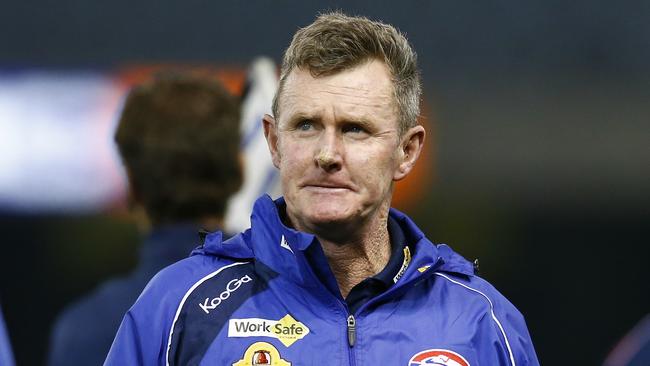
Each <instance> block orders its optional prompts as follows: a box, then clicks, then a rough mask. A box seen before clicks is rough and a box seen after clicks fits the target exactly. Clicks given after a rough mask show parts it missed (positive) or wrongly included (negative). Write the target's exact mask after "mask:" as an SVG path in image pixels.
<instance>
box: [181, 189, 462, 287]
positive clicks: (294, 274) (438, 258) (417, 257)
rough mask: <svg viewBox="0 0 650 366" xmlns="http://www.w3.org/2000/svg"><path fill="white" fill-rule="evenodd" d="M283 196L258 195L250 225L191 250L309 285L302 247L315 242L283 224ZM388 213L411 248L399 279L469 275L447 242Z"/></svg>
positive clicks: (210, 237) (212, 237) (311, 276)
mask: <svg viewBox="0 0 650 366" xmlns="http://www.w3.org/2000/svg"><path fill="white" fill-rule="evenodd" d="M284 205H285V203H284V199H283V198H279V199H278V200H276V201H273V200H272V199H271V198H270V197H269V196H268V195H264V196H262V197H260V198H259V199H257V201H256V202H255V205H254V207H253V213H252V215H251V228H250V229H248V230H246V231H244V232H243V233H241V234H239V235H236V236H235V237H233V238H231V239H229V240H226V241H223V240H222V235H221V233H220V232H215V233H211V234H208V235H207V236H206V239H205V243H204V246H203V247H202V248H199V249H197V250H195V251H194V253H193V254H207V255H217V256H220V257H227V258H233V259H236V260H253V259H255V260H258V261H260V262H262V263H264V264H265V265H266V266H268V267H270V268H271V269H272V270H273V271H275V272H277V273H281V274H282V275H286V276H289V277H291V278H292V280H294V281H296V282H298V283H300V284H303V285H305V286H308V287H311V286H312V285H314V283H313V282H314V279H315V276H314V274H313V271H312V270H311V268H309V264H308V261H307V259H306V258H305V250H306V249H307V248H308V247H309V246H310V245H314V244H315V245H318V244H317V239H316V237H315V236H314V235H312V234H308V233H304V232H300V231H297V230H294V229H292V228H290V227H287V226H285V225H284V223H283V222H282V220H281V218H280V217H281V216H280V212H279V209H278V207H282V206H284ZM389 215H390V216H391V217H392V218H393V219H395V220H396V221H397V223H398V224H399V225H400V227H401V228H402V230H403V232H404V236H405V239H406V242H407V243H409V244H410V246H411V247H413V248H414V253H413V256H412V260H411V263H409V266H408V268H407V269H406V271H405V272H404V275H403V276H402V278H403V280H402V281H400V282H407V281H410V279H414V278H416V277H421V276H422V275H426V274H430V273H433V272H434V271H445V272H455V273H459V274H463V275H472V274H473V266H472V264H471V263H470V262H468V261H467V260H465V259H464V258H463V257H461V256H460V255H458V254H456V253H455V252H454V251H453V250H451V248H449V247H448V246H447V245H444V244H441V245H434V244H433V243H431V242H430V241H429V240H428V239H427V238H426V237H425V236H424V234H423V233H422V231H421V230H420V229H419V228H418V227H417V226H416V225H415V223H413V221H412V220H411V219H410V218H409V217H408V216H406V215H405V214H403V213H402V212H400V211H398V210H396V209H392V208H391V209H390V212H389Z"/></svg>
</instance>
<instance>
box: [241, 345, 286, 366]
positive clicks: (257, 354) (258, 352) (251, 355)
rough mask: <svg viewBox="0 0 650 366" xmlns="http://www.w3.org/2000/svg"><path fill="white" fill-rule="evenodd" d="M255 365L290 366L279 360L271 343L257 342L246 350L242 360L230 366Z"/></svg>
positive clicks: (278, 355)
mask: <svg viewBox="0 0 650 366" xmlns="http://www.w3.org/2000/svg"><path fill="white" fill-rule="evenodd" d="M257 365H260V366H261V365H268V366H291V362H287V361H286V360H283V359H282V358H280V352H278V350H277V348H275V347H273V345H272V344H271V343H267V342H257V343H253V344H251V345H250V347H248V348H247V349H246V351H245V352H244V358H243V359H241V360H239V361H237V362H235V363H233V364H232V366H257Z"/></svg>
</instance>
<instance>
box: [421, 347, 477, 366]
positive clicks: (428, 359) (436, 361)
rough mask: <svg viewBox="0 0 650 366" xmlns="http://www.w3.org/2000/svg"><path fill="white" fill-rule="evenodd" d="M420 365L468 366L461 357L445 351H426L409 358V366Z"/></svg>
mask: <svg viewBox="0 0 650 366" xmlns="http://www.w3.org/2000/svg"><path fill="white" fill-rule="evenodd" d="M420 365H439V366H470V364H469V362H467V360H466V359H465V358H464V357H463V356H461V355H459V354H458V353H456V352H452V351H449V350H446V349H428V350H426V351H422V352H420V353H418V354H417V355H415V356H413V357H411V360H410V361H409V366H420Z"/></svg>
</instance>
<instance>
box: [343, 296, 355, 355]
mask: <svg viewBox="0 0 650 366" xmlns="http://www.w3.org/2000/svg"><path fill="white" fill-rule="evenodd" d="M345 308H346V310H347V306H346V307H345ZM348 314H349V315H348V317H347V318H346V327H347V331H348V356H349V359H350V365H351V366H356V364H357V360H356V358H355V357H354V344H355V343H356V342H357V320H356V319H355V318H354V315H352V314H350V313H349V311H348Z"/></svg>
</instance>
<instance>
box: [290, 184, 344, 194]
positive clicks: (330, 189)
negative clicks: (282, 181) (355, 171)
mask: <svg viewBox="0 0 650 366" xmlns="http://www.w3.org/2000/svg"><path fill="white" fill-rule="evenodd" d="M302 188H303V189H306V190H309V191H314V192H323V193H335V192H345V191H351V190H352V188H351V187H350V186H348V185H346V184H338V183H324V182H318V183H308V184H304V185H303V186H302Z"/></svg>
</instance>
